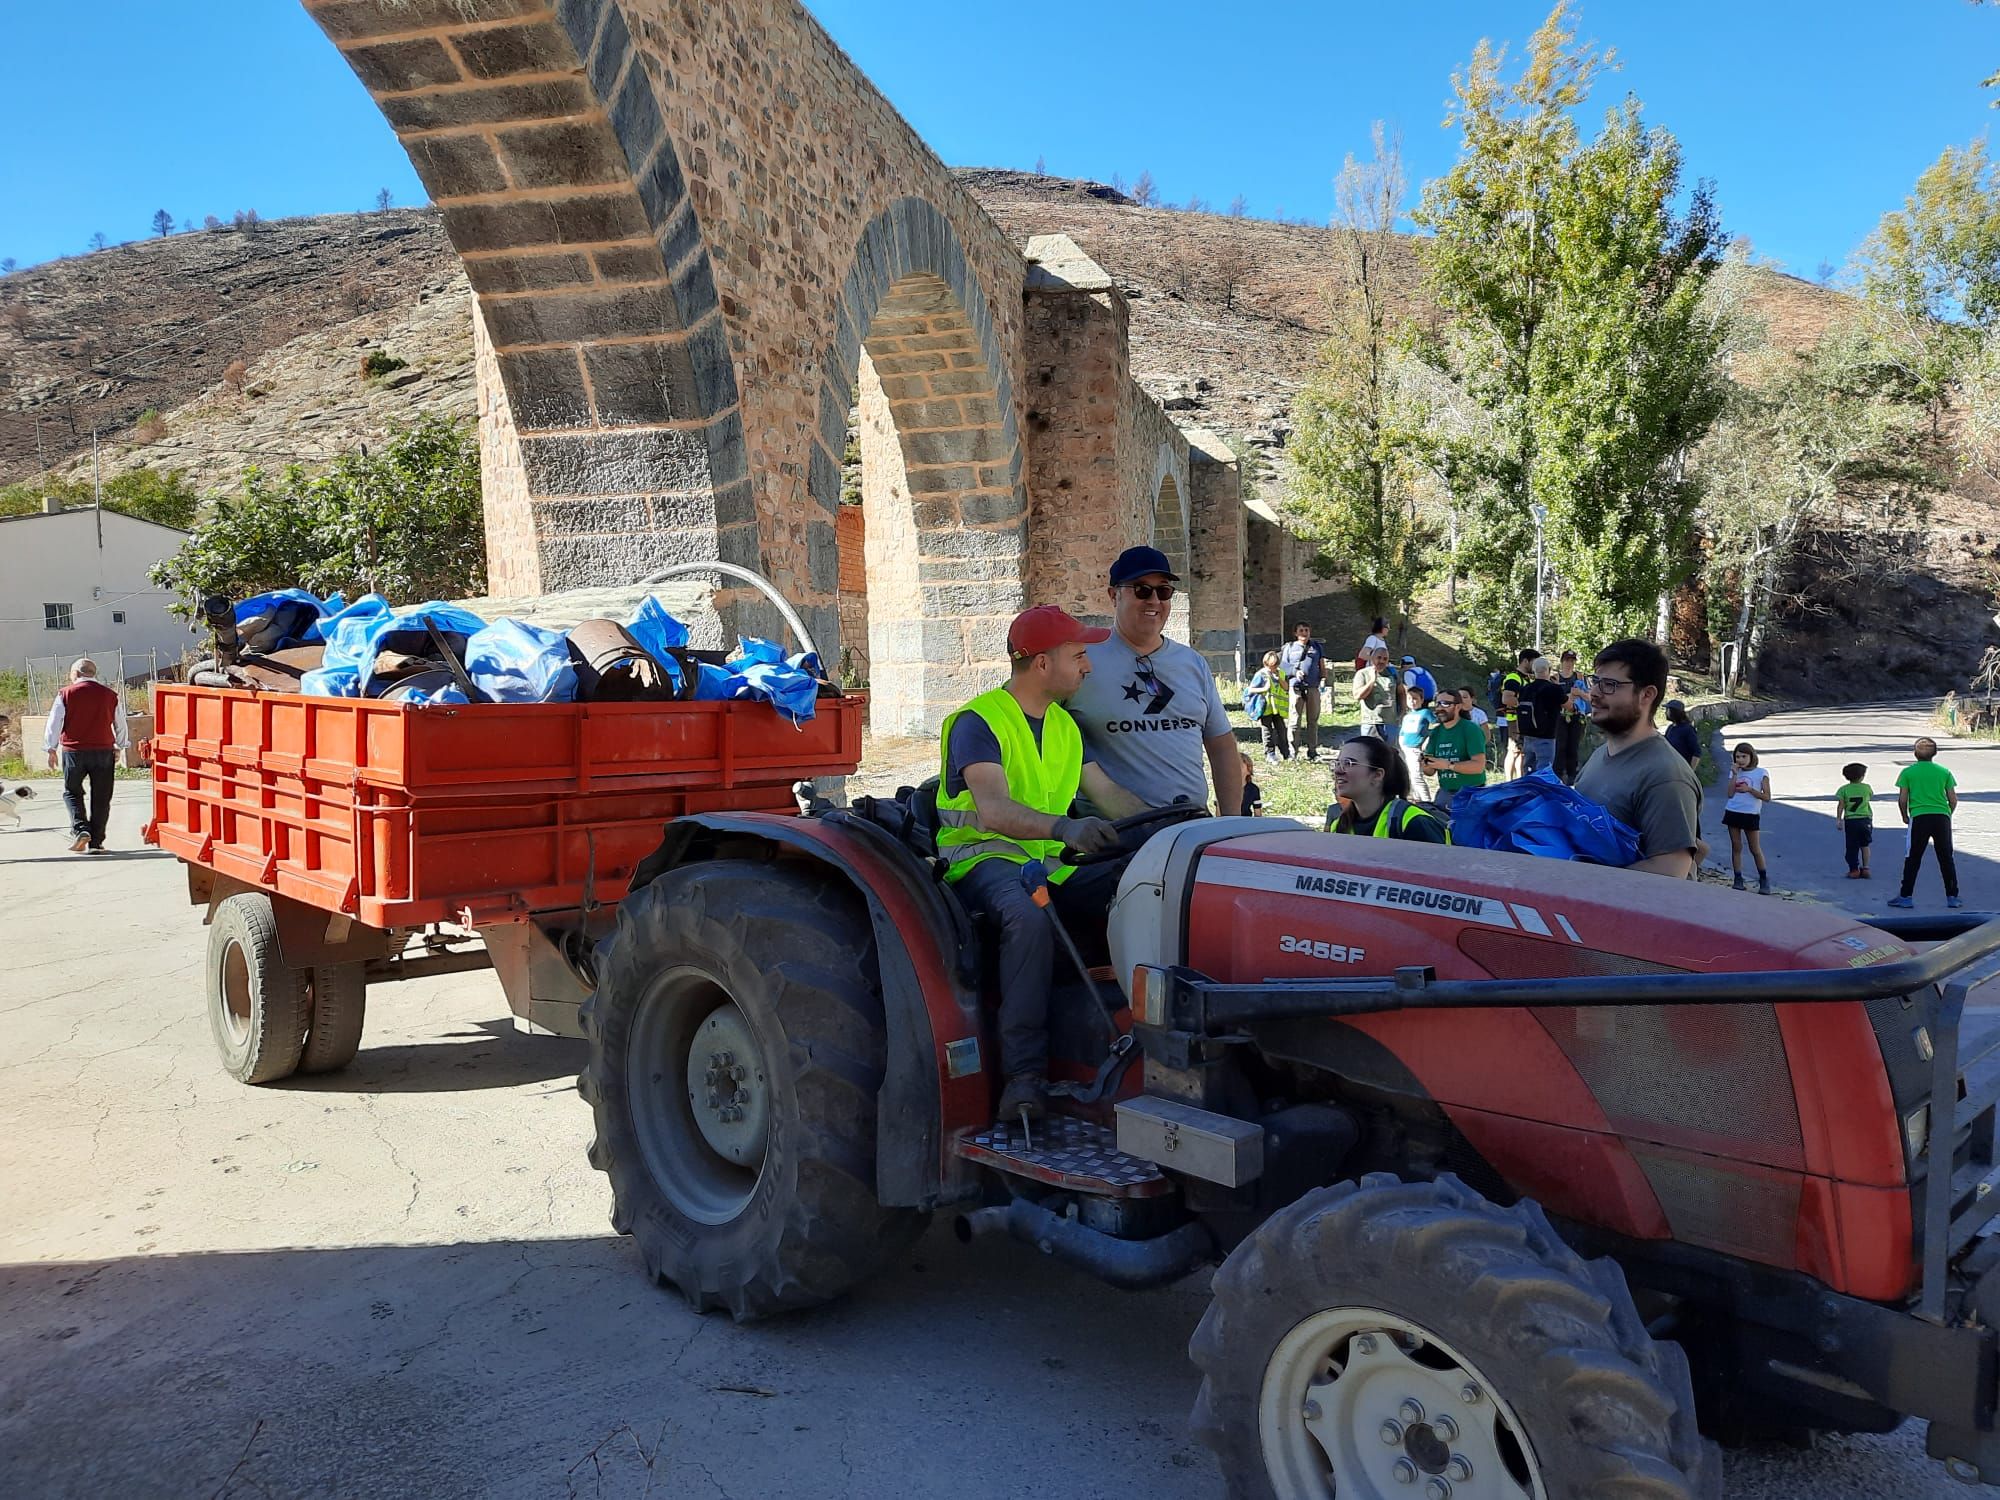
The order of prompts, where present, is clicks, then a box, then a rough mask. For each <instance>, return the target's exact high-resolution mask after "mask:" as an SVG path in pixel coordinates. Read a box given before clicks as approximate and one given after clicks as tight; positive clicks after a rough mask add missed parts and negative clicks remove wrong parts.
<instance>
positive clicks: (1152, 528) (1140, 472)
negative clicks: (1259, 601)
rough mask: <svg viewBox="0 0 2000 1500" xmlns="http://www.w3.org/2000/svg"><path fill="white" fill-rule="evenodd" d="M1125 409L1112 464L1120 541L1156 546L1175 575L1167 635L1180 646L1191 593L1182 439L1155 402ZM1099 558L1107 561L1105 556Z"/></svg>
mask: <svg viewBox="0 0 2000 1500" xmlns="http://www.w3.org/2000/svg"><path fill="white" fill-rule="evenodd" d="M1131 411H1132V418H1131V421H1130V422H1129V423H1127V424H1126V427H1125V430H1124V434H1123V436H1124V442H1123V444H1122V445H1121V450H1120V453H1119V464H1118V468H1119V477H1120V481H1121V488H1122V489H1123V490H1124V492H1125V494H1126V497H1127V515H1128V516H1129V518H1130V519H1129V520H1128V522H1127V528H1128V534H1129V537H1130V540H1129V541H1128V542H1127V544H1126V545H1128V546H1130V545H1133V544H1136V543H1140V542H1144V543H1147V544H1149V545H1151V546H1154V547H1158V548H1159V549H1160V550H1161V551H1162V552H1164V553H1166V554H1167V561H1168V562H1169V563H1170V564H1172V566H1173V570H1174V572H1176V573H1178V574H1179V575H1180V579H1181V581H1180V586H1179V591H1178V592H1177V593H1176V594H1175V595H1174V602H1173V607H1172V608H1171V609H1170V610H1169V611H1168V614H1167V635H1168V636H1169V637H1170V638H1172V639H1173V640H1177V641H1179V642H1181V643H1182V644H1183V645H1185V644H1187V641H1188V605H1189V601H1190V599H1191V598H1192V597H1193V593H1194V574H1193V571H1192V568H1191V566H1190V564H1189V561H1188V542H1189V536H1188V512H1187V495H1188V443H1187V438H1186V437H1185V436H1184V435H1183V434H1182V433H1181V430H1180V429H1179V428H1178V427H1176V426H1174V423H1173V419H1172V418H1171V417H1169V416H1168V415H1167V414H1166V412H1164V411H1163V410H1161V409H1160V407H1159V405H1158V404H1157V403H1156V402H1153V401H1135V402H1133V403H1131ZM1105 562H1107V563H1108V562H1109V558H1108V557H1107V558H1106V559H1105ZM1102 566H1103V564H1100V567H1102Z"/></svg>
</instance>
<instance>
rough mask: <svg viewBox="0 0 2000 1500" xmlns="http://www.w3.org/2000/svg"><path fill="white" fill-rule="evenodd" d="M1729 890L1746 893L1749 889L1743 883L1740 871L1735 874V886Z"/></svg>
mask: <svg viewBox="0 0 2000 1500" xmlns="http://www.w3.org/2000/svg"><path fill="white" fill-rule="evenodd" d="M1730 889H1731V890H1735V891H1747V890H1749V889H1750V887H1749V886H1747V885H1745V884H1744V883H1743V872H1742V871H1741V870H1738V871H1737V872H1736V884H1735V885H1733V886H1731V887H1730Z"/></svg>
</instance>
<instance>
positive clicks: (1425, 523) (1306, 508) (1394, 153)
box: [1285, 123, 1439, 613]
mask: <svg viewBox="0 0 2000 1500" xmlns="http://www.w3.org/2000/svg"><path fill="white" fill-rule="evenodd" d="M1374 142H1375V155H1374V158H1373V160H1371V161H1367V162H1358V161H1356V160H1355V159H1354V158H1353V157H1352V156H1350V157H1348V158H1347V161H1346V164H1345V165H1344V166H1343V167H1342V168H1341V172H1340V176H1339V178H1338V179H1337V180H1336V182H1335V185H1334V201H1335V211H1334V232H1335V243H1336V246H1337V250H1336V255H1335V277H1334V282H1333V284H1332V286H1330V287H1329V289H1328V297H1329V299H1330V301H1331V303H1332V307H1333V333H1332V335H1331V336H1330V337H1329V338H1328V339H1327V341H1326V344H1325V346H1324V347H1323V349H1322V351H1321V354H1320V362H1319V365H1318V368H1317V369H1316V370H1315V371H1314V373H1313V376H1312V378H1311V380H1309V381H1308V382H1307V384H1306V386H1305V388H1304V389H1303V390H1302V391H1300V393H1299V397H1298V399H1297V400H1296V401H1295V402H1294V403H1293V407H1292V412H1293V418H1294V421H1295V422H1296V423H1297V428H1298V430H1297V432H1296V433H1295V435H1294V437H1293V441H1292V443H1291V447H1290V456H1291V460H1292V464H1291V473H1290V476H1289V480H1288V483H1287V487H1286V489H1287V493H1286V498H1285V513H1286V516H1287V517H1288V519H1290V521H1291V522H1292V525H1293V528H1294V530H1295V531H1296V532H1297V533H1298V535H1299V536H1300V537H1302V538H1304V539H1305V540H1306V541H1309V542H1311V543H1313V545H1314V547H1315V549H1316V550H1315V552H1314V556H1313V570H1314V571H1315V572H1316V573H1319V574H1320V575H1321V576H1322V577H1327V576H1331V575H1333V574H1334V573H1337V572H1340V571H1342V570H1345V571H1346V572H1347V573H1348V575H1349V576H1350V577H1351V578H1352V579H1353V582H1354V586H1355V588H1356V590H1357V591H1358V592H1359V593H1360V594H1361V595H1362V596H1363V597H1364V598H1365V599H1366V600H1367V601H1368V607H1369V608H1370V609H1371V610H1373V611H1376V612H1381V613H1387V612H1391V611H1401V612H1404V613H1407V612H1408V611H1409V608H1410V603H1411V600H1412V599H1413V597H1414V596H1415V594H1416V592H1417V590H1418V587H1419V586H1420V585H1421V584H1422V583H1423V582H1424V581H1425V580H1426V578H1427V577H1428V576H1429V574H1430V573H1431V571H1432V570H1433V568H1434V565H1435V560H1436V552H1437V542H1438V536H1439V532H1438V528H1437V526H1436V524H1435V521H1434V520H1433V519H1432V518H1431V517H1430V516H1428V515H1427V514H1426V513H1425V511H1424V508H1423V506H1422V505H1421V503H1420V502H1421V491H1420V489H1419V483H1418V481H1419V478H1420V475H1421V472H1422V470H1421V465H1420V461H1419V460H1418V458H1417V455H1416V453H1415V452H1414V447H1413V445H1414V443H1415V441H1416V437H1417V435H1416V433H1415V432H1414V431H1413V430H1412V429H1411V428H1410V427H1409V426H1408V425H1407V424H1406V423H1405V421H1404V419H1403V412H1402V410H1401V406H1402V403H1401V402H1400V400H1399V395H1400V388H1401V382H1400V381H1399V378H1398V377H1399V373H1400V371H1399V369H1398V366H1399V364H1401V363H1402V362H1403V361H1402V357H1401V355H1400V354H1399V351H1398V347H1397V338H1398V328H1397V322H1396V320H1395V318H1394V315H1393V312H1392V309H1391V307H1390V304H1389V288H1388V285H1387V281H1386V273H1385V266H1384V262H1385V258H1386V252H1387V251H1388V249H1389V246H1390V242H1391V240H1392V238H1393V236H1394V231H1395V224H1396V216H1397V214H1398V213H1399V212H1400V211H1401V208H1402V202H1403V194H1404V191H1405V186H1406V179H1405V178H1404V176H1403V163H1402V152H1401V149H1400V147H1399V145H1398V144H1397V143H1395V142H1393V141H1388V140H1385V139H1384V136H1383V132H1382V127H1381V125H1380V124H1379V123H1378V124H1377V125H1376V126H1375V130H1374Z"/></svg>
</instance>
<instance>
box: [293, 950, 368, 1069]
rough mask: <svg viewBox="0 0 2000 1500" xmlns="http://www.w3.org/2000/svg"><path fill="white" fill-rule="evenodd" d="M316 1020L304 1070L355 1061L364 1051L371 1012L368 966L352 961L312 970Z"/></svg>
mask: <svg viewBox="0 0 2000 1500" xmlns="http://www.w3.org/2000/svg"><path fill="white" fill-rule="evenodd" d="M311 974H312V1005H311V1009H310V1013H311V1016H312V1021H311V1024H310V1026H309V1027H308V1028H307V1031H306V1044H305V1050H304V1051H303V1052H302V1053H301V1054H300V1056H299V1071H300V1072H301V1073H332V1072H336V1071H338V1070H339V1069H341V1068H344V1067H346V1066H347V1065H348V1064H349V1063H351V1062H353V1061H354V1054H355V1053H357V1052H359V1051H360V1050H361V1028H362V1026H363V1024H364V1023H365V1021H366V1019H367V1015H368V968H367V965H365V964H362V963H358V962H354V961H350V962H347V963H343V964H318V965H316V966H315V967H314V968H313V969H312V971H311Z"/></svg>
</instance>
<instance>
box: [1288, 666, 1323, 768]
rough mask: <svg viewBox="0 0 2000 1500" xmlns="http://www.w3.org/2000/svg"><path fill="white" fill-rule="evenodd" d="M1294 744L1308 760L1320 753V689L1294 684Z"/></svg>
mask: <svg viewBox="0 0 2000 1500" xmlns="http://www.w3.org/2000/svg"><path fill="white" fill-rule="evenodd" d="M1292 744H1293V745H1294V746H1295V747H1296V748H1297V750H1298V752H1299V753H1300V754H1301V755H1303V756H1304V757H1305V758H1306V759H1307V760H1311V759H1313V757H1315V756H1316V755H1318V754H1319V689H1318V688H1317V687H1300V686H1299V685H1298V684H1297V683H1294V684H1292Z"/></svg>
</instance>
